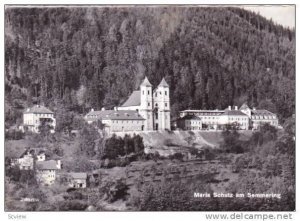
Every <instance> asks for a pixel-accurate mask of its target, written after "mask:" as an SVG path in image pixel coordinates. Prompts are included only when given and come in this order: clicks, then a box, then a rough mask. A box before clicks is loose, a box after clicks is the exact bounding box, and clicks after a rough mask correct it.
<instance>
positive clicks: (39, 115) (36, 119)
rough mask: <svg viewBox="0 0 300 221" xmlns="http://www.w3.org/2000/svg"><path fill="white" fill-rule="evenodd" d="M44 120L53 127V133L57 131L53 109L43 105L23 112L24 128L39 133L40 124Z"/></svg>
mask: <svg viewBox="0 0 300 221" xmlns="http://www.w3.org/2000/svg"><path fill="white" fill-rule="evenodd" d="M42 121H46V122H47V123H48V124H49V125H50V126H51V127H52V129H51V133H54V132H55V126H56V120H55V118H54V113H53V112H52V111H51V110H49V109H48V108H46V107H44V106H41V105H35V106H33V107H31V108H27V109H26V110H25V111H24V112H23V126H22V130H23V131H26V130H28V131H31V132H34V133H39V126H40V125H41V122H42Z"/></svg>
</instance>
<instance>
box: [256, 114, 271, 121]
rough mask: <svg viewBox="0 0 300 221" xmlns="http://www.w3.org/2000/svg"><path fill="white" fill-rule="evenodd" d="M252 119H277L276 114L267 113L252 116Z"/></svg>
mask: <svg viewBox="0 0 300 221" xmlns="http://www.w3.org/2000/svg"><path fill="white" fill-rule="evenodd" d="M252 119H254V120H255V119H257V120H259V119H269V120H271V119H276V116H266V115H264V116H252Z"/></svg>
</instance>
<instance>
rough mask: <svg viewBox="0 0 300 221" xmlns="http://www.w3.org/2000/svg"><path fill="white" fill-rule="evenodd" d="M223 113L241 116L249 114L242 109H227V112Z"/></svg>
mask: <svg viewBox="0 0 300 221" xmlns="http://www.w3.org/2000/svg"><path fill="white" fill-rule="evenodd" d="M222 115H230V116H233V115H238V116H240V115H242V116H248V115H247V114H245V113H243V112H242V111H240V110H225V112H224V113H223V114H222Z"/></svg>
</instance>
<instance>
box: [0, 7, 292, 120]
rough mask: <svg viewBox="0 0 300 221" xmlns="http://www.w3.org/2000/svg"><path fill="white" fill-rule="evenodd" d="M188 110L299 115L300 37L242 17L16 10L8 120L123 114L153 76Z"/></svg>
mask: <svg viewBox="0 0 300 221" xmlns="http://www.w3.org/2000/svg"><path fill="white" fill-rule="evenodd" d="M145 75H146V76H148V78H149V80H150V81H151V82H153V83H154V84H158V83H159V81H160V80H161V78H162V77H163V76H164V77H165V78H166V80H167V82H168V83H169V85H170V87H171V105H172V116H173V117H175V116H176V114H177V112H178V111H179V110H182V109H185V108H195V109H199V108H201V109H214V108H219V109H220V108H225V107H227V106H228V105H241V104H242V103H243V102H245V101H247V102H248V104H249V105H250V106H255V107H261V108H266V109H268V110H270V111H273V112H275V113H277V114H278V115H279V117H280V119H281V120H284V119H286V118H288V117H290V116H291V115H292V114H293V113H294V110H295V31H294V30H290V29H286V28H283V27H282V26H279V25H275V24H274V23H273V22H272V21H269V20H266V19H265V18H263V17H261V16H259V15H257V14H255V13H252V12H249V11H245V10H243V9H240V8H216V7H212V8H204V7H200V8H198V7H190V8H188V7H168V8H163V7H124V8H117V7H111V8H108V7H102V8H100V7H82V8H53V7H52V8H6V10H5V105H6V106H5V108H6V109H5V113H6V114H5V116H6V123H7V124H14V123H18V122H19V120H18V119H21V111H22V110H23V108H25V107H27V106H30V105H32V104H33V103H41V104H45V105H47V106H48V107H50V108H51V109H52V110H54V111H58V110H59V111H64V112H67V111H73V112H78V113H81V114H83V113H86V112H87V111H88V110H89V109H90V108H92V107H93V108H94V109H100V108H101V107H106V108H112V107H114V106H117V105H120V104H122V102H124V100H125V99H126V98H127V96H128V95H129V94H130V93H131V92H132V90H134V89H136V88H137V87H138V86H139V84H140V82H141V80H142V79H143V77H144V76H145Z"/></svg>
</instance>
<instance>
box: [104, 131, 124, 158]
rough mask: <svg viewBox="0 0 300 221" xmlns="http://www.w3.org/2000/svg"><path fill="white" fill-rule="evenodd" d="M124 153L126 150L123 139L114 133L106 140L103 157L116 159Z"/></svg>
mask: <svg viewBox="0 0 300 221" xmlns="http://www.w3.org/2000/svg"><path fill="white" fill-rule="evenodd" d="M124 155H125V150H124V141H123V139H122V138H121V137H117V136H116V135H115V134H113V136H112V137H110V138H108V139H107V140H106V142H105V149H104V153H103V156H102V157H103V158H108V159H116V158H117V157H119V156H124Z"/></svg>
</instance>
